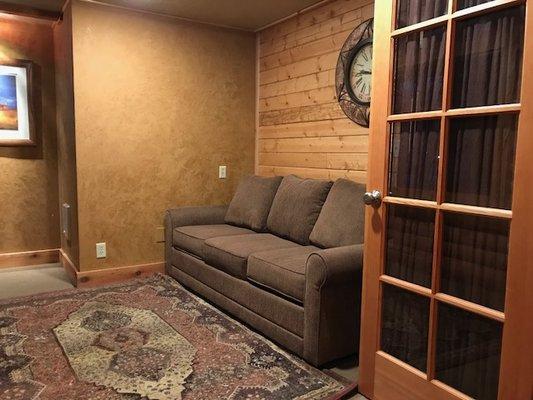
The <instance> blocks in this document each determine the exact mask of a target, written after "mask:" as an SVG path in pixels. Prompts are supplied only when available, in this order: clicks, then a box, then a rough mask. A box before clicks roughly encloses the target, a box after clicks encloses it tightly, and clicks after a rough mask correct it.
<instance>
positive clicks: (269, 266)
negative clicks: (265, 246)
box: [247, 246, 320, 304]
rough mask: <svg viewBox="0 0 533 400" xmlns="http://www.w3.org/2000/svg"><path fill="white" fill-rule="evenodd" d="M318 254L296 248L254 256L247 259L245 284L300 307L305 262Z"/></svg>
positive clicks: (303, 290)
mask: <svg viewBox="0 0 533 400" xmlns="http://www.w3.org/2000/svg"><path fill="white" fill-rule="evenodd" d="M318 250H320V249H319V248H318V247H315V246H299V247H291V248H288V249H281V250H270V251H262V252H258V253H254V254H252V255H250V258H249V259H248V269H247V276H248V280H249V281H251V282H254V283H257V284H259V285H261V286H264V287H266V288H268V289H270V290H273V291H275V292H277V293H280V294H282V295H283V296H286V297H288V298H290V299H292V300H294V301H296V302H298V303H302V304H303V301H304V293H305V266H306V264H307V258H308V257H309V255H310V254H311V253H313V252H315V251H318Z"/></svg>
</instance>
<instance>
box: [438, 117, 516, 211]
mask: <svg viewBox="0 0 533 400" xmlns="http://www.w3.org/2000/svg"><path fill="white" fill-rule="evenodd" d="M517 127H518V118H517V115H508V114H506V115H497V116H488V117H472V118H459V119H453V120H452V121H451V124H450V133H449V141H448V163H447V180H446V201H448V202H452V203H460V204H469V205H475V206H481V207H492V208H504V209H511V202H512V195H513V176H514V161H515V149H516V131H517Z"/></svg>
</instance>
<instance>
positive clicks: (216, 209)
mask: <svg viewBox="0 0 533 400" xmlns="http://www.w3.org/2000/svg"><path fill="white" fill-rule="evenodd" d="M227 210H228V207H227V206H200V207H179V208H174V209H171V210H167V212H166V213H165V259H166V262H167V265H168V263H169V262H170V254H171V249H172V232H173V231H174V229H175V228H177V227H179V226H188V225H216V224H223V223H224V217H225V216H226V211H227Z"/></svg>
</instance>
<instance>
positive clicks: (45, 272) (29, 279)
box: [0, 264, 73, 299]
mask: <svg viewBox="0 0 533 400" xmlns="http://www.w3.org/2000/svg"><path fill="white" fill-rule="evenodd" d="M71 288H73V286H72V284H71V283H70V281H69V279H68V276H67V274H66V273H65V270H64V269H63V268H62V267H61V265H60V264H46V265H40V266H31V267H20V268H9V269H0V299H9V298H11V297H21V296H29V295H32V294H37V293H44V292H53V291H56V290H63V289H71Z"/></svg>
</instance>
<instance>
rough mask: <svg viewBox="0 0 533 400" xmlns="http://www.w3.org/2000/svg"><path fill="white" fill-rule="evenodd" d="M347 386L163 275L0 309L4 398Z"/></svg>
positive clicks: (295, 394)
mask: <svg viewBox="0 0 533 400" xmlns="http://www.w3.org/2000/svg"><path fill="white" fill-rule="evenodd" d="M346 386H347V382H341V381H339V380H336V379H334V378H333V377H330V376H329V375H326V374H324V373H322V372H321V371H319V370H317V369H315V368H312V367H310V366H309V365H307V364H306V363H304V362H303V361H301V360H300V359H298V358H296V357H294V356H291V355H289V354H288V353H286V352H284V351H282V350H281V349H279V348H278V347H276V346H275V345H274V344H272V343H271V342H269V341H268V340H266V339H264V338H263V337H261V336H259V335H258V334H256V333H254V332H252V331H251V330H249V329H247V328H246V327H244V326H243V325H241V324H240V323H238V322H236V321H235V320H233V319H231V318H229V317H228V316H226V315H225V314H223V313H222V312H220V311H218V310H217V309H215V308H214V307H212V306H211V305H209V304H207V303H206V302H204V301H202V300H201V299H199V298H198V297H196V296H195V295H193V294H191V293H190V292H189V291H187V290H186V289H184V288H183V287H182V286H181V285H179V284H178V283H177V282H176V281H174V280H173V279H171V278H169V277H166V276H162V275H156V276H154V277H152V278H148V279H145V280H139V281H133V282H128V283H125V284H121V285H115V286H108V287H103V288H98V289H91V290H68V291H62V292H54V293H48V294H43V295H38V296H32V297H31V298H30V297H27V298H21V299H14V300H8V301H2V302H0V399H10V400H30V399H31V400H33V399H41V400H52V399H53V400H56V399H84V400H89V399H90V400H115V399H116V400H119V399H120V400H123V399H127V400H152V399H160V400H179V399H183V400H187V399H191V400H192V399H202V400H208V399H279V400H288V399H326V398H328V397H330V396H332V395H335V394H337V393H340V392H342V391H343V390H344V389H345V388H346Z"/></svg>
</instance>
